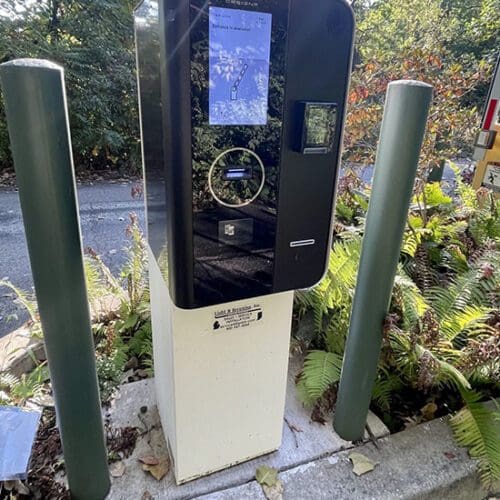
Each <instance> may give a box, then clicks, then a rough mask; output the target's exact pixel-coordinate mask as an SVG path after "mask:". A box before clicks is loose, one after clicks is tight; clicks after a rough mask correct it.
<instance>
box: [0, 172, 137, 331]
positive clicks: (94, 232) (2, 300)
mask: <svg viewBox="0 0 500 500" xmlns="http://www.w3.org/2000/svg"><path fill="white" fill-rule="evenodd" d="M131 187H132V184H129V183H123V184H110V183H107V182H103V183H96V184H94V185H82V186H79V187H78V199H79V203H80V220H81V226H82V237H83V246H84V248H85V247H92V248H93V249H94V250H95V251H96V252H97V253H98V254H99V255H101V257H102V259H103V261H104V262H105V263H106V264H107V265H108V266H109V267H110V268H111V270H112V271H113V272H115V273H116V272H118V271H119V269H120V266H121V265H122V264H123V262H124V259H125V252H124V251H123V248H124V247H125V246H126V245H127V237H126V235H125V230H126V227H127V223H128V221H129V214H130V213H131V212H135V213H136V214H137V215H138V216H139V221H140V224H141V228H142V229H144V207H143V200H142V199H139V200H137V199H133V198H132V195H131ZM56 265H57V263H54V266H56ZM2 279H8V280H9V281H11V282H12V283H13V284H14V285H16V286H17V287H19V288H21V289H22V290H28V291H31V290H32V287H33V280H32V277H31V269H30V265H29V259H28V249H27V247H26V239H25V236H24V227H23V223H22V217H21V207H20V205H19V196H18V193H17V192H16V191H13V190H8V189H0V280H2ZM14 299H15V296H14V295H13V294H12V292H11V291H10V290H8V289H6V288H0V337H2V336H3V335H5V334H6V333H8V332H10V331H12V330H13V329H15V328H17V327H18V326H19V325H21V324H22V323H23V322H24V321H25V320H26V319H27V315H26V313H25V312H24V310H23V308H22V306H21V305H20V304H17V303H15V302H14Z"/></svg>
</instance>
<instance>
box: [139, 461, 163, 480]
mask: <svg viewBox="0 0 500 500" xmlns="http://www.w3.org/2000/svg"><path fill="white" fill-rule="evenodd" d="M142 470H144V471H146V472H149V473H150V474H151V475H152V476H153V477H154V478H155V479H156V480H157V481H161V480H162V479H163V478H164V477H165V476H166V475H167V473H168V471H169V470H170V459H169V458H168V457H167V456H164V457H160V459H159V461H158V463H157V464H156V465H148V464H143V466H142Z"/></svg>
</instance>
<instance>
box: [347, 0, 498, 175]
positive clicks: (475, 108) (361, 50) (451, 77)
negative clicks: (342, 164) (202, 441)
mask: <svg viewBox="0 0 500 500" xmlns="http://www.w3.org/2000/svg"><path fill="white" fill-rule="evenodd" d="M495 1H497V0H479V1H472V0H471V1H470V2H466V3H467V4H469V3H470V4H472V3H474V7H471V8H470V9H469V8H466V9H464V8H463V7H462V5H461V3H462V2H461V0H448V1H445V2H443V1H441V0H430V1H429V0H378V1H376V2H372V3H371V5H370V7H369V8H361V9H360V10H359V11H358V13H357V14H358V16H357V17H358V19H357V21H358V22H357V57H356V59H355V63H356V66H355V71H354V73H353V77H352V84H351V90H350V95H349V113H348V116H347V126H346V141H345V149H346V155H345V156H346V159H348V160H350V161H353V162H368V161H369V162H373V159H374V154H375V149H376V144H377V139H378V135H379V130H380V123H381V117H382V110H383V103H384V99H385V93H386V89H387V84H388V82H390V81H391V80H398V79H415V80H421V81H425V82H427V83H430V84H432V85H433V87H434V101H433V106H432V109H431V113H430V117H429V123H428V129H427V134H426V138H425V141H424V146H423V154H422V157H421V168H422V170H426V171H429V170H431V169H432V168H434V167H438V166H441V165H442V163H443V161H444V159H445V158H450V157H451V158H456V157H459V156H462V155H470V153H471V148H472V144H473V138H474V134H475V129H476V127H477V125H478V124H479V121H480V120H479V118H480V117H479V112H480V111H481V110H482V107H483V102H484V99H485V93H486V89H487V86H488V84H489V79H490V78H491V74H492V71H493V66H494V58H493V57H492V53H493V52H495V51H497V50H498V15H496V14H495V13H496V12H497V11H498V6H497V7H496V8H493V7H492V6H491V3H492V2H495ZM479 5H481V7H480V8H478V6H479ZM487 9H490V10H487ZM493 17H494V18H495V19H493ZM495 29H496V32H495V31H494V30H495ZM478 30H483V31H482V32H479V31H478ZM473 33H475V35H472V34H473ZM483 35H484V38H483Z"/></svg>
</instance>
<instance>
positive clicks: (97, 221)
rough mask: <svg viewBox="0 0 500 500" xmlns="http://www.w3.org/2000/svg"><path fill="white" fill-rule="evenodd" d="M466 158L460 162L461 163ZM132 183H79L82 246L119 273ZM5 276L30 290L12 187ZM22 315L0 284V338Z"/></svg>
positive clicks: (0, 245)
mask: <svg viewBox="0 0 500 500" xmlns="http://www.w3.org/2000/svg"><path fill="white" fill-rule="evenodd" d="M465 165H467V162H463V164H461V165H460V166H461V167H462V168H463V167H464V166H465ZM358 175H360V176H361V178H362V179H363V180H364V181H365V182H367V183H370V182H371V178H372V175H373V167H371V166H367V167H364V168H361V169H360V170H358ZM453 177H454V174H453V172H452V170H451V169H449V168H448V167H447V168H446V169H445V174H444V180H446V181H448V183H450V182H452V180H453ZM131 188H132V184H130V183H122V184H110V183H108V182H102V183H96V184H93V185H83V186H79V187H78V198H79V203H80V220H81V225H82V236H83V246H84V248H85V247H91V248H93V249H94V250H95V251H96V252H97V253H98V254H99V255H100V256H101V257H102V259H103V261H104V262H105V263H106V264H107V265H108V266H109V267H110V268H111V271H113V272H114V273H116V272H118V271H119V269H120V267H121V265H122V264H123V262H124V259H125V253H124V251H123V249H124V247H125V246H126V245H127V238H126V235H125V230H126V227H127V223H128V220H129V214H130V213H131V212H135V213H136V214H137V215H138V216H139V221H140V223H141V227H142V229H144V207H143V200H142V199H141V200H137V199H133V198H132V195H131ZM1 279H8V280H9V281H10V282H12V283H13V284H14V285H16V286H17V287H19V288H20V289H22V290H27V291H31V290H32V287H33V282H32V278H31V269H30V265H29V259H28V252H27V248H26V240H25V236H24V227H23V224H22V217H21V207H20V206H19V197H18V194H17V192H16V191H13V190H6V189H0V280H1ZM26 319H27V315H26V313H25V311H24V310H23V308H22V306H21V305H20V304H19V303H16V302H15V295H14V294H13V293H12V292H11V291H10V290H8V289H6V288H0V337H2V336H3V335H5V334H6V333H8V332H10V331H12V330H13V329H15V328H17V327H18V326H19V325H21V324H22V323H23V322H24V321H26Z"/></svg>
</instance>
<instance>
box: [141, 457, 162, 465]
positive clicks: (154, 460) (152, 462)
mask: <svg viewBox="0 0 500 500" xmlns="http://www.w3.org/2000/svg"><path fill="white" fill-rule="evenodd" d="M139 461H140V462H142V463H143V464H146V465H158V464H159V463H160V461H159V460H158V459H157V458H156V457H155V456H153V455H146V456H143V457H139Z"/></svg>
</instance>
